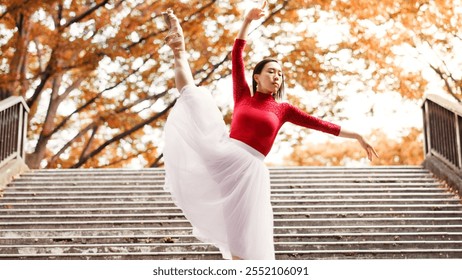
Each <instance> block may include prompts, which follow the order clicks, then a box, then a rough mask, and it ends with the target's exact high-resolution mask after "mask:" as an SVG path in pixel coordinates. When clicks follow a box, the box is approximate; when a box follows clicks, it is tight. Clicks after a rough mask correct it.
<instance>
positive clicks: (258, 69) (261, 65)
mask: <svg viewBox="0 0 462 280" xmlns="http://www.w3.org/2000/svg"><path fill="white" fill-rule="evenodd" d="M268 62H276V63H278V64H280V63H279V61H277V60H276V59H274V58H265V59H263V60H262V61H260V62H258V63H257V65H255V68H254V69H253V73H252V90H253V92H254V93H255V92H256V91H257V81H255V78H254V75H255V74H260V73H261V72H262V71H263V68H264V67H265V65H266V64H267V63H268ZM283 96H284V74H282V82H281V86H280V87H279V90H278V92H276V93H275V94H274V98H275V99H276V100H281V99H282V97H283Z"/></svg>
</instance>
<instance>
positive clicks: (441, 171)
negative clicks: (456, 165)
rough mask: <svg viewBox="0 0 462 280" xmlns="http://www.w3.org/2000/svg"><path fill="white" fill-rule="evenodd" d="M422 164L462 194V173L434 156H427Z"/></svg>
mask: <svg viewBox="0 0 462 280" xmlns="http://www.w3.org/2000/svg"><path fill="white" fill-rule="evenodd" d="M422 165H423V166H424V167H425V168H426V169H428V170H430V171H431V172H432V173H433V174H435V176H436V177H438V178H439V179H441V180H444V181H446V183H447V184H448V185H449V186H450V187H452V188H454V189H455V190H457V191H458V192H459V195H462V175H461V174H458V173H457V172H456V171H454V170H453V169H451V168H450V167H449V166H447V165H446V164H444V163H443V162H441V161H440V160H438V158H436V157H434V156H427V158H426V159H425V160H424V162H423V163H422Z"/></svg>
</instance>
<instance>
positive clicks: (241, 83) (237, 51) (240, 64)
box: [232, 39, 250, 102]
mask: <svg viewBox="0 0 462 280" xmlns="http://www.w3.org/2000/svg"><path fill="white" fill-rule="evenodd" d="M245 45H246V40H242V39H236V40H235V41H234V45H233V51H232V67H233V68H232V78H233V97H234V102H238V101H239V100H240V99H241V98H242V97H243V96H250V88H249V85H248V84H247V81H246V79H245V65H244V58H243V53H244V48H245Z"/></svg>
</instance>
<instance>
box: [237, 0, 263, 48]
mask: <svg viewBox="0 0 462 280" xmlns="http://www.w3.org/2000/svg"><path fill="white" fill-rule="evenodd" d="M266 4H267V2H266V1H265V2H263V5H262V6H261V7H260V8H252V9H250V10H249V11H248V12H247V14H246V15H245V18H244V22H243V23H242V26H241V29H240V30H239V33H238V34H237V39H242V40H245V39H246V38H247V33H248V31H249V25H250V23H251V22H252V21H253V20H257V19H260V18H262V17H264V16H265V11H264V9H265V7H266Z"/></svg>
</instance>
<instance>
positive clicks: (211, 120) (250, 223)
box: [164, 86, 274, 260]
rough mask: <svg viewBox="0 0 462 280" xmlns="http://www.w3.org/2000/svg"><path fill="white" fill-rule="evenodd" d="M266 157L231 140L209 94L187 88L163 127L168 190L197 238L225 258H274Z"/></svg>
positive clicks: (196, 88)
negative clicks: (210, 244)
mask: <svg viewBox="0 0 462 280" xmlns="http://www.w3.org/2000/svg"><path fill="white" fill-rule="evenodd" d="M263 159H264V156H263V155H262V154H261V153H259V152H258V151H256V150H255V149H253V148H252V147H250V146H248V145H246V144H244V143H242V142H240V141H237V140H234V139H231V138H230V137H229V135H228V132H227V129H226V126H225V123H224V121H223V116H222V115H221V112H220V111H219V109H218V107H217V105H216V104H215V101H214V100H213V97H212V96H211V94H210V92H208V91H207V90H206V89H204V88H202V87H195V86H187V87H185V88H184V89H183V90H182V93H181V96H180V97H179V99H178V100H177V103H176V104H175V106H174V107H173V109H172V111H171V112H170V114H169V116H168V119H167V123H166V125H165V149H164V160H165V171H166V182H165V189H166V190H167V191H169V192H170V193H171V194H172V197H173V200H174V202H175V204H176V205H178V206H179V207H180V208H181V209H182V211H183V213H184V215H185V216H186V218H187V219H188V220H189V221H190V222H191V224H192V226H193V233H194V235H195V236H196V237H197V238H198V239H200V240H202V241H204V242H207V243H213V244H214V245H216V246H217V247H218V248H219V249H220V251H221V253H222V255H223V258H225V259H230V258H231V256H238V257H240V258H243V259H252V260H261V259H274V241H273V212H272V207H271V202H270V181H269V172H268V169H267V168H266V166H265V164H264V163H263Z"/></svg>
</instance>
